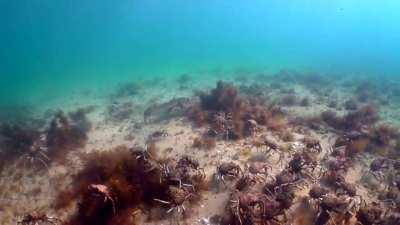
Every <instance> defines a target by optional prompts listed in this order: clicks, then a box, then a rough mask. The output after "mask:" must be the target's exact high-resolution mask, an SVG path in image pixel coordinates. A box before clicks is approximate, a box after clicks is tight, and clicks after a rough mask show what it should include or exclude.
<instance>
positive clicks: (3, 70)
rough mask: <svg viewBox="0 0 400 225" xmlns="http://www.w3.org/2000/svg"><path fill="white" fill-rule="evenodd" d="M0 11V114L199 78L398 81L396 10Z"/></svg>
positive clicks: (273, 6)
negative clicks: (306, 74) (154, 80)
mask: <svg viewBox="0 0 400 225" xmlns="http://www.w3.org/2000/svg"><path fill="white" fill-rule="evenodd" d="M0 11H1V13H0V18H1V19H0V30H1V34H2V35H1V36H0V94H1V99H0V105H24V104H33V105H40V104H41V103H43V102H45V101H46V99H52V100H54V99H59V98H60V99H61V98H62V97H65V96H67V95H68V94H69V93H71V92H72V91H76V90H80V89H87V88H92V89H96V88H98V87H111V86H112V85H115V84H117V83H119V82H120V81H125V80H135V79H143V78H145V77H149V76H158V77H160V76H164V77H168V78H173V77H177V76H180V75H181V74H182V73H190V74H193V75H194V76H196V74H200V72H202V71H226V73H227V74H228V75H229V72H230V71H234V70H237V69H243V68H244V69H249V70H253V71H257V70H260V71H264V70H270V71H277V70H279V69H282V68H292V69H299V70H301V69H315V70H320V71H328V72H335V73H336V72H344V73H357V74H360V76H363V75H364V74H372V75H375V76H382V75H389V76H393V77H395V76H396V75H398V74H399V71H400V64H399V63H398V62H399V59H400V51H399V50H400V42H399V41H398V40H400V23H399V21H400V16H399V15H400V14H399V13H398V12H399V11H400V3H399V2H398V1H396V0H387V1H385V2H384V3H383V2H382V1H372V0H336V1H329V2H327V1H313V0H292V1H281V0H264V1H261V0H256V1H238V0H230V1H222V0H221V1H214V0H213V1H210V0H203V1H191V0H188V1H178V0H167V1H166V0H162V1H161V0H159V1H156V0H146V1H138V0H129V1H128V0H121V1H106V0H97V1H93V0H83V1H82V0H79V1H78V0H68V1H53V0H34V1H32V0H18V1H6V0H2V1H0ZM210 74H212V72H210ZM197 76H200V75H197ZM194 82H195V81H194Z"/></svg>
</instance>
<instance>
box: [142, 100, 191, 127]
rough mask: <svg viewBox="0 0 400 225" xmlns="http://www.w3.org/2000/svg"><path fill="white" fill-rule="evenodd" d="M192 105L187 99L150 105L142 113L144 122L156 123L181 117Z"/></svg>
mask: <svg viewBox="0 0 400 225" xmlns="http://www.w3.org/2000/svg"><path fill="white" fill-rule="evenodd" d="M192 104H193V102H192V100H191V99H189V98H174V99H172V100H170V101H168V102H165V103H161V104H154V105H151V106H150V107H148V108H147V109H146V110H145V111H144V122H145V123H157V122H161V121H164V120H169V119H171V118H175V117H180V116H183V115H185V114H186V112H187V111H188V109H189V108H190V107H191V106H192Z"/></svg>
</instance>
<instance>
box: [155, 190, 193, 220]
mask: <svg viewBox="0 0 400 225" xmlns="http://www.w3.org/2000/svg"><path fill="white" fill-rule="evenodd" d="M167 196H168V198H169V200H162V199H157V198H155V199H154V201H156V202H159V203H161V204H164V205H167V206H169V207H170V208H169V209H168V210H167V213H171V212H173V211H175V210H176V211H177V212H178V213H185V211H186V208H185V205H184V204H185V203H186V202H187V201H188V200H190V199H191V198H193V197H194V193H193V192H192V191H191V189H189V188H187V187H175V186H172V185H170V186H169V187H168V191H167Z"/></svg>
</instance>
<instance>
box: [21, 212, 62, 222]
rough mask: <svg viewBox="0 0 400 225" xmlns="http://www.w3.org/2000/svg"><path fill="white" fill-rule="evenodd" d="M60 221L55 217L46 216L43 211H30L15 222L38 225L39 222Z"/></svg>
mask: <svg viewBox="0 0 400 225" xmlns="http://www.w3.org/2000/svg"><path fill="white" fill-rule="evenodd" d="M61 222H62V221H61V220H60V219H58V218H56V217H52V216H48V215H46V214H45V213H38V212H32V213H28V214H26V215H25V216H24V217H23V218H22V219H21V220H20V221H18V222H17V224H20V225H39V224H53V225H57V224H59V223H61Z"/></svg>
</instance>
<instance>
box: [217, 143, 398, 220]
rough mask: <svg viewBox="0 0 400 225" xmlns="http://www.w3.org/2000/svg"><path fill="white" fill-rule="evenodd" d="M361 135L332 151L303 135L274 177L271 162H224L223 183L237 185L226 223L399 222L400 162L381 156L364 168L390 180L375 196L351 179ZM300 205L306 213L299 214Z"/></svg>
mask: <svg viewBox="0 0 400 225" xmlns="http://www.w3.org/2000/svg"><path fill="white" fill-rule="evenodd" d="M356 138H357V136H354V135H353V136H350V135H344V136H343V137H340V138H338V139H337V141H336V143H335V144H334V145H333V147H332V148H331V149H330V151H327V152H324V151H322V146H321V144H320V143H319V141H318V140H315V139H304V141H303V145H302V148H301V149H299V150H298V151H295V152H294V153H293V154H292V155H291V158H290V159H289V161H288V162H287V164H286V166H285V167H284V169H282V170H281V171H280V172H279V173H278V174H276V175H275V176H273V175H272V172H271V171H272V169H271V168H272V167H271V166H270V165H268V164H266V163H262V162H253V163H251V164H249V165H245V167H244V169H242V168H241V167H240V166H239V165H238V164H235V163H233V162H227V163H222V164H221V165H219V166H218V168H217V172H216V176H215V177H216V179H217V180H221V181H222V182H223V183H224V184H225V183H226V181H227V180H228V179H229V181H230V182H231V184H232V185H230V187H231V188H233V190H232V191H231V195H230V199H229V203H228V204H227V211H228V212H229V216H228V217H226V218H224V220H225V221H224V222H222V224H234V225H253V224H255V225H275V224H276V225H283V224H285V225H286V224H310V225H312V224H317V225H323V224H328V225H330V224H332V225H333V224H342V225H347V224H349V225H350V224H354V225H397V224H400V185H399V183H400V180H399V177H400V176H399V175H400V170H399V162H398V161H395V160H392V159H388V158H376V159H375V160H373V161H372V162H371V163H370V165H369V170H368V171H366V172H365V173H370V174H372V175H373V176H374V177H376V178H377V179H379V181H381V182H384V183H385V184H386V187H385V190H384V191H382V193H383V194H381V195H379V196H378V198H376V199H375V198H373V197H372V198H368V199H363V197H362V195H361V194H360V193H358V192H359V188H358V186H357V185H356V184H353V183H351V182H348V181H347V180H346V174H347V172H348V171H349V169H350V168H351V167H353V166H354V162H355V161H357V157H361V156H357V153H355V152H351V151H353V150H352V149H351V148H350V147H349V146H350V144H351V143H352V142H353V141H354V140H355V139H356ZM265 147H266V150H267V151H268V152H269V151H272V150H273V151H276V152H278V151H279V147H278V145H277V144H274V143H272V142H271V141H266V142H265ZM323 153H324V154H323ZM304 191H305V192H304ZM371 191H372V190H371ZM299 193H303V194H299ZM304 193H305V194H304ZM299 208H301V209H302V211H303V214H296V210H298V209H299ZM305 210H306V211H307V214H308V215H309V216H308V220H307V221H306V222H304V220H300V219H299V218H301V217H304V211H305ZM300 221H302V222H300Z"/></svg>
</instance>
